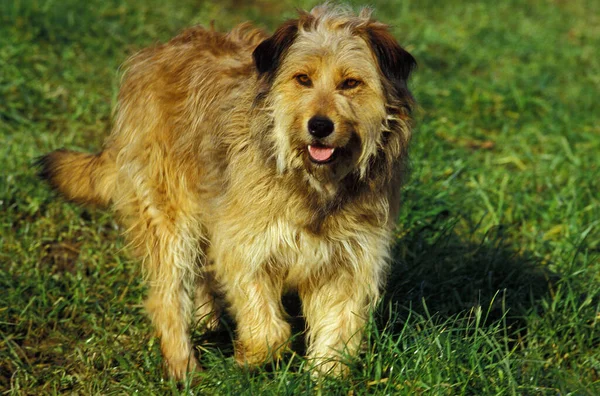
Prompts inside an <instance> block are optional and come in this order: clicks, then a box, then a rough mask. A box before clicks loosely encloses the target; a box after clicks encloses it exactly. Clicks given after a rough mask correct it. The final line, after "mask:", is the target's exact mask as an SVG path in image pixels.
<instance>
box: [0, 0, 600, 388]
mask: <svg viewBox="0 0 600 396" xmlns="http://www.w3.org/2000/svg"><path fill="white" fill-rule="evenodd" d="M236 3H237V2H234V1H225V2H214V3H209V2H200V1H192V0H184V1H179V2H162V1H158V0H149V1H145V2H133V1H127V2H122V1H117V0H107V1H100V0H88V1H86V2H81V1H78V0H64V1H61V2H58V1H53V0H15V1H12V2H10V1H8V2H1V3H0V169H1V170H0V236H1V239H0V391H4V392H5V393H7V394H36V395H37V394H53V393H78V394H114V393H117V394H124V393H125V394H129V393H133V392H139V393H140V394H165V393H175V394H177V393H184V392H191V393H199V394H278V395H279V394H290V395H291V394H302V393H323V394H328V393H331V394H345V395H357V394H407V395H408V394H411V395H412V394H415V393H417V394H420V393H427V394H443V395H454V394H469V395H471V394H478V395H479V394H536V395H537V394H548V395H555V394H561V395H562V394H578V395H585V394H589V395H593V394H600V323H599V322H600V283H599V281H600V165H599V164H600V161H599V153H600V126H599V125H600V124H599V122H598V121H599V115H600V105H599V104H598V102H599V101H598V99H600V97H599V94H598V93H599V92H600V58H599V57H598V56H597V49H598V48H600V4H599V3H597V2H592V1H586V0H572V1H569V2H561V1H552V0H525V1H516V0H509V1H504V2H496V1H491V0H489V1H483V0H482V1H473V2H462V1H457V0H450V1H446V2H437V1H432V0H423V1H419V2H411V1H399V0H397V1H390V2H378V1H376V2H374V5H375V7H376V9H377V10H378V13H377V15H378V16H379V18H380V19H382V20H384V21H386V22H388V23H390V24H392V25H393V26H394V28H393V30H394V33H395V35H396V36H397V38H398V39H399V41H400V42H401V43H402V44H403V45H404V46H405V47H406V48H408V49H409V51H411V52H412V53H413V55H414V56H415V57H416V58H417V60H418V61H419V69H418V71H417V73H416V74H415V76H414V79H413V80H412V83H411V86H412V88H413V92H414V94H415V96H416V98H417V100H418V102H419V104H420V110H419V111H418V112H417V115H416V117H417V120H418V122H417V128H416V133H415V138H414V140H413V145H412V151H411V153H412V161H411V163H412V168H413V171H412V176H411V178H410V180H409V181H408V183H407V185H406V186H405V187H404V197H405V198H404V206H403V209H402V212H401V215H400V219H399V224H400V227H399V231H398V238H397V241H396V244H395V247H394V267H393V271H392V274H391V277H390V282H389V285H388V287H387V290H386V299H385V301H384V302H383V303H382V304H381V306H380V310H379V312H378V313H377V314H376V315H375V316H374V318H373V321H372V323H371V324H370V326H369V331H368V332H367V340H366V341H367V343H366V349H365V352H364V353H363V354H362V355H361V356H360V358H359V359H357V360H356V361H353V362H351V365H352V375H351V376H350V378H348V379H346V380H336V379H330V380H327V381H325V382H323V383H322V384H321V385H319V386H317V385H316V384H315V383H313V382H312V381H311V379H310V376H309V375H308V374H307V373H306V372H304V371H303V370H302V368H303V367H304V365H305V362H303V360H302V358H301V357H300V355H293V356H290V357H289V358H288V359H286V360H285V361H284V362H283V364H282V365H281V366H280V367H277V368H275V369H273V370H267V369H265V370H260V371H258V372H254V373H251V372H247V371H244V370H241V369H239V368H237V367H236V366H235V364H234V363H233V359H232V344H231V330H230V325H231V324H230V323H229V324H228V323H225V326H224V330H222V331H220V332H216V333H211V334H205V335H202V334H200V333H198V332H196V333H195V334H194V342H195V345H196V346H197V348H198V349H200V350H201V351H202V353H203V355H202V358H201V361H202V364H203V366H204V368H205V371H204V372H203V373H202V374H201V375H200V376H199V381H198V382H197V383H191V384H189V383H188V384H183V385H181V384H179V385H178V384H176V383H174V382H172V381H168V380H165V379H163V377H162V373H161V369H160V364H161V356H160V351H159V348H158V343H157V340H156V339H155V338H153V337H152V333H151V328H150V325H149V321H148V319H147V318H146V317H145V315H144V312H143V309H142V302H143V297H144V293H145V289H144V286H143V285H142V284H141V283H140V277H139V268H138V266H137V264H136V263H135V262H133V261H131V260H130V259H129V258H128V256H127V254H126V253H125V252H124V251H123V243H122V240H121V239H120V238H119V230H118V229H117V228H116V226H115V224H114V222H113V221H112V218H111V216H110V213H108V212H105V211H101V210H94V209H83V208H80V207H77V206H75V205H71V204H67V203H65V202H62V201H60V200H58V199H56V197H55V196H54V195H53V194H52V193H51V192H50V191H49V189H48V188H47V187H46V186H44V185H43V184H42V183H40V182H39V181H38V180H37V179H36V177H35V170H34V169H32V167H31V164H32V160H33V159H34V158H35V157H36V156H38V155H40V154H42V153H45V152H48V151H50V150H52V149H56V148H59V147H63V146H64V147H68V148H73V149H81V150H88V151H92V150H97V149H98V148H99V147H100V146H101V144H102V141H103V139H104V137H105V136H106V135H107V134H108V133H109V130H110V118H111V109H112V108H113V106H114V104H115V96H116V92H117V89H118V81H119V74H118V73H117V70H118V67H119V65H120V64H121V63H122V62H123V61H124V60H125V59H126V58H127V56H129V55H131V54H133V53H134V52H135V51H136V50H138V49H140V48H142V47H144V46H147V45H151V44H153V43H156V42H158V41H164V40H166V39H168V38H169V37H170V36H172V35H174V34H175V33H176V32H178V31H179V30H181V29H182V28H184V27H185V26H189V25H191V24H195V23H203V24H208V23H209V22H210V20H212V19H214V20H216V26H217V27H218V28H219V29H227V28H229V27H231V26H233V25H234V24H235V23H238V22H241V21H243V20H246V19H253V20H256V21H259V23H260V24H261V25H262V26H264V27H265V28H269V29H272V28H273V27H274V26H276V25H277V23H278V22H279V21H281V20H283V19H284V18H287V17H290V16H293V13H294V11H293V9H294V6H297V5H299V6H301V7H310V6H311V5H312V4H311V3H309V2H300V3H294V4H292V2H291V1H289V0H284V1H279V2H269V1H266V0H256V1H247V2H243V5H242V6H236V5H235V4H236ZM379 3H380V4H379ZM293 308H294V304H291V305H290V310H293ZM298 337H299V338H301V335H298ZM299 344H301V343H299ZM300 349H301V348H300Z"/></svg>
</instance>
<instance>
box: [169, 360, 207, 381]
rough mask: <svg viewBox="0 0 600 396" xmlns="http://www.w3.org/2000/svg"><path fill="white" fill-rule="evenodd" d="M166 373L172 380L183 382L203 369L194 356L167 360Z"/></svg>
mask: <svg viewBox="0 0 600 396" xmlns="http://www.w3.org/2000/svg"><path fill="white" fill-rule="evenodd" d="M165 371H166V373H167V375H168V376H169V377H170V378H173V379H175V380H177V381H182V380H185V379H186V378H187V377H188V376H189V375H193V374H194V373H195V372H199V371H202V367H201V366H200V364H199V363H198V360H196V358H195V357H194V356H190V357H188V358H184V359H166V360H165Z"/></svg>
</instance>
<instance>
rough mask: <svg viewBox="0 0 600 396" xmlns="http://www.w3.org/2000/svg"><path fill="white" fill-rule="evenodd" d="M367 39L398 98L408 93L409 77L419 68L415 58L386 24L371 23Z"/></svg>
mask: <svg viewBox="0 0 600 396" xmlns="http://www.w3.org/2000/svg"><path fill="white" fill-rule="evenodd" d="M367 39H368V42H369V44H370V46H371V49H372V51H373V53H374V54H375V57H376V58H377V62H378V63H379V67H380V68H381V72H382V73H383V75H384V76H385V77H386V78H387V79H388V81H389V82H390V83H391V84H392V86H393V88H394V89H395V91H396V92H395V94H396V96H398V95H402V94H404V93H405V92H407V91H408V88H407V81H408V77H409V76H410V73H411V72H412V71H413V69H414V68H415V67H416V66H417V61H416V60H415V58H413V56H412V55H411V54H409V53H408V51H406V50H405V49H404V48H402V47H401V46H400V45H399V44H398V43H397V42H396V40H395V39H394V37H393V36H392V35H391V34H390V32H389V31H388V29H387V26H386V25H384V24H381V23H377V22H374V23H371V24H370V25H369V26H368V28H367Z"/></svg>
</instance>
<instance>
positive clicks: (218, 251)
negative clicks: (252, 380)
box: [40, 5, 415, 378]
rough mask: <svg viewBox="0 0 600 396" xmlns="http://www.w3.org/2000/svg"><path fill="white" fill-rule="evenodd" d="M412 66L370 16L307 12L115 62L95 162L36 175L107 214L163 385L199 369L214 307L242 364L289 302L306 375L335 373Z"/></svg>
mask: <svg viewBox="0 0 600 396" xmlns="http://www.w3.org/2000/svg"><path fill="white" fill-rule="evenodd" d="M414 66H415V60H414V59H413V57H412V56H411V55H410V54H409V53H408V52H406V51H405V50H404V49H402V48H401V47H400V46H399V45H398V44H397V43H396V41H395V40H394V39H393V37H392V36H391V35H390V33H389V31H388V29H387V27H386V26H385V25H383V24H381V23H379V22H375V21H374V20H372V19H371V16H370V11H369V10H367V9H364V10H362V11H361V12H360V14H359V15H358V16H357V15H354V14H352V13H351V11H349V10H347V9H345V8H343V7H335V6H331V5H324V6H319V7H316V8H315V9H313V10H312V11H311V12H310V13H305V12H301V13H300V15H299V17H298V19H294V20H290V21H287V22H285V23H284V24H283V25H282V26H281V27H279V29H277V31H276V32H275V34H273V35H272V36H270V37H268V36H266V35H265V34H264V33H263V32H262V31H260V30H257V29H255V28H253V27H251V26H250V25H248V24H244V25H240V26H238V27H236V28H235V29H233V30H232V31H231V32H229V33H227V34H223V33H217V32H214V31H212V30H205V29H203V28H200V27H196V28H192V29H189V30H186V31H184V32H183V33H182V34H180V35H179V36H177V37H175V38H174V39H173V40H171V41H170V42H168V43H167V44H164V45H161V46H158V47H154V48H149V49H146V50H144V51H142V52H140V53H139V54H137V55H135V56H134V57H133V58H132V59H131V60H130V61H129V62H128V67H127V72H126V75H125V77H124V80H123V85H122V87H121V91H120V94H119V104H118V109H117V113H116V120H115V125H114V130H113V132H112V135H111V136H110V137H109V138H108V140H107V141H106V144H105V147H104V149H103V151H102V152H100V153H99V154H95V155H90V154H82V153H76V152H71V151H65V150H59V151H55V152H52V153H50V154H48V155H46V156H44V157H42V158H41V159H40V166H41V167H42V170H41V174H42V176H43V177H44V178H46V179H47V180H48V181H49V182H50V183H51V185H52V186H53V187H54V188H56V189H57V190H58V191H60V192H61V193H62V194H63V195H64V196H65V197H66V198H67V199H70V200H73V201H76V202H81V203H97V204H101V205H109V204H110V205H111V206H112V207H113V208H114V210H115V211H116V213H117V214H118V217H119V219H120V221H121V223H122V224H123V225H124V228H125V230H126V231H125V235H126V237H127V238H128V241H129V242H130V245H131V246H133V247H134V251H135V254H136V255H137V256H138V257H140V259H141V261H142V262H143V266H144V269H145V272H146V274H147V277H148V280H149V288H150V295H149V297H148V302H147V308H148V311H149V313H150V317H151V319H152V322H153V323H154V325H155V327H156V329H157V331H158V334H159V336H160V337H161V348H162V352H163V355H164V359H165V361H166V364H167V367H168V370H169V373H170V374H171V375H172V376H174V377H176V378H183V377H185V375H186V373H187V372H188V371H190V370H193V369H194V368H196V367H197V365H198V363H197V360H196V358H195V357H194V353H193V350H192V345H191V343H190V337H189V334H188V332H189V327H190V324H191V321H192V318H193V317H195V318H196V320H204V321H205V323H207V324H208V325H214V324H215V323H216V322H217V321H218V313H219V307H218V306H217V305H216V303H215V300H214V295H215V292H217V291H218V292H219V293H222V295H223V296H224V298H225V301H226V302H227V305H228V309H230V312H231V314H232V316H233V317H234V318H235V320H236V322H237V341H236V343H235V349H236V351H235V356H236V360H237V361H238V362H239V363H240V364H242V365H243V364H249V365H256V364H260V363H263V362H265V361H266V360H268V359H271V358H277V357H278V356H279V354H280V353H281V351H282V350H284V349H285V348H286V347H287V345H288V342H289V338H290V326H289V324H288V323H287V322H286V321H285V319H284V318H285V314H284V311H283V308H282V305H281V296H282V293H284V292H285V291H286V290H297V291H298V293H299V295H300V298H301V300H302V309H303V313H304V316H305V318H306V323H307V327H308V332H307V334H308V336H307V342H308V357H309V359H311V362H312V363H314V364H315V366H316V367H317V370H319V371H320V372H333V373H340V372H343V371H344V370H345V369H344V366H343V365H342V364H340V362H339V361H338V358H339V357H340V354H342V353H349V354H355V353H356V352H357V349H358V347H359V344H360V341H361V335H362V328H363V326H364V324H365V321H366V320H367V318H368V315H369V311H370V310H371V309H372V308H373V306H374V304H375V302H376V301H377V300H378V297H379V291H380V288H381V286H382V284H383V282H384V277H385V273H386V268H387V261H388V254H389V245H390V241H391V235H392V228H393V227H394V224H395V219H396V214H397V209H398V206H399V191H400V183H401V179H402V176H403V173H404V163H405V159H406V149H407V144H408V141H409V138H410V117H409V115H410V108H411V105H412V98H411V95H410V93H409V91H408V89H407V80H408V77H409V74H410V72H411V70H412V69H413V67H414Z"/></svg>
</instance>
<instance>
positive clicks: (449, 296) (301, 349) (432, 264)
mask: <svg viewBox="0 0 600 396" xmlns="http://www.w3.org/2000/svg"><path fill="white" fill-rule="evenodd" d="M457 223H458V219H457V217H456V216H454V217H453V216H450V214H449V213H448V212H447V211H445V210H443V209H442V210H440V211H439V212H438V213H436V214H435V215H434V216H431V217H430V218H429V219H428V220H426V221H422V220H420V221H419V222H417V223H416V224H413V225H412V226H411V227H410V228H409V229H407V230H405V231H404V232H402V231H401V234H400V235H399V236H398V238H397V242H396V243H395V245H394V247H393V250H392V253H393V256H392V261H393V262H392V266H391V271H390V274H389V277H388V282H387V287H386V288H385V291H384V295H383V299H382V301H381V303H380V304H379V310H378V311H377V312H376V313H375V324H376V325H377V326H378V327H381V328H383V327H385V328H386V329H387V331H392V332H395V331H396V330H397V331H401V329H400V328H401V326H402V323H403V322H404V319H405V318H406V317H408V316H409V315H410V314H414V313H417V314H419V315H432V316H435V317H436V318H437V319H438V320H440V321H444V320H445V319H447V318H450V317H452V316H453V315H456V314H460V313H462V312H468V311H469V310H471V309H473V308H475V307H481V308H482V310H483V311H485V312H486V315H485V321H484V322H487V323H491V322H494V321H497V320H500V319H503V320H504V321H505V322H507V323H508V324H509V326H512V327H513V328H515V329H518V328H522V327H523V324H524V323H522V322H521V321H522V318H523V317H525V316H526V315H527V313H528V312H530V311H531V310H532V309H536V307H537V306H539V301H540V299H542V298H543V297H544V296H547V295H548V294H549V293H550V292H551V290H552V285H553V284H554V283H555V282H556V281H557V280H558V277H557V275H556V274H554V273H552V272H551V271H549V270H548V269H547V266H546V265H544V264H543V263H541V260H540V259H538V258H535V257H534V256H533V255H532V254H530V253H528V252H527V251H523V250H522V249H518V248H516V247H515V243H514V242H513V241H511V240H510V239H509V238H508V237H507V234H508V233H507V232H506V231H507V230H506V228H505V227H503V226H497V227H494V228H492V229H490V230H488V232H486V233H482V232H479V231H478V225H474V226H473V227H472V229H471V230H470V231H466V232H465V231H464V230H461V232H459V231H458V230H457V229H456V228H457V227H456V224H457ZM462 228H464V227H462ZM283 305H284V307H285V309H286V311H287V313H288V314H289V320H290V323H291V324H292V329H293V334H294V338H293V340H292V348H293V350H294V351H295V352H296V353H298V354H300V355H304V353H305V352H306V346H305V343H304V337H303V332H304V330H305V328H304V326H305V323H304V321H303V319H302V310H301V303H300V300H299V298H298V297H297V295H294V294H291V295H286V296H284V298H283ZM390 307H391V309H390ZM222 324H223V326H222V327H221V330H219V331H217V332H211V333H206V334H204V335H201V336H200V338H199V339H198V338H197V339H195V340H194V342H195V344H196V345H198V344H199V343H208V344H209V345H211V344H212V345H213V346H215V347H217V348H218V349H219V352H218V353H219V354H220V355H222V356H232V355H233V346H232V338H233V334H234V324H233V321H232V320H231V319H230V318H224V319H223V320H222ZM390 324H391V325H390ZM483 324H484V325H485V323H483Z"/></svg>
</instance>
